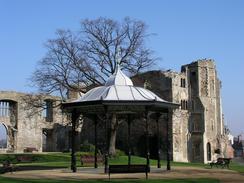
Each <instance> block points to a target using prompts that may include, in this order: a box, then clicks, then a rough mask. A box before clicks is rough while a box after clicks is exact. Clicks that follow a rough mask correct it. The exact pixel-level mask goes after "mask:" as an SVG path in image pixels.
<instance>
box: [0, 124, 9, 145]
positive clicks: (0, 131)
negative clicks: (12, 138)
mask: <svg viewBox="0 0 244 183" xmlns="http://www.w3.org/2000/svg"><path fill="white" fill-rule="evenodd" d="M7 137H8V133H7V128H6V126H5V125H4V124H3V123H0V149H6V148H7Z"/></svg>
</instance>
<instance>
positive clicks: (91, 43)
mask: <svg viewBox="0 0 244 183" xmlns="http://www.w3.org/2000/svg"><path fill="white" fill-rule="evenodd" d="M56 35H57V37H56V38H55V39H51V40H49V41H48V42H47V43H46V48H47V54H46V55H45V57H44V58H43V59H41V60H40V61H39V63H38V67H37V69H36V71H35V72H34V74H33V76H32V83H34V84H35V85H36V86H37V87H38V88H39V89H40V91H41V92H44V93H52V92H57V91H58V92H60V94H61V96H64V95H65V93H66V92H67V91H68V90H73V91H83V90H84V89H85V88H87V87H89V86H99V85H103V84H104V83H105V82H106V80H107V78H108V77H109V76H110V75H111V74H113V73H114V71H115V68H116V57H117V54H118V51H119V50H120V57H121V60H120V66H121V69H123V70H125V71H126V72H127V73H129V74H131V75H133V74H137V73H138V72H141V71H143V70H144V69H146V68H148V67H150V66H151V65H152V64H153V63H154V61H155V58H153V57H152V51H151V50H150V49H148V48H146V46H145V40H146V38H147V37H148V36H149V34H147V33H146V25H145V23H144V22H142V21H137V20H132V19H130V18H125V19H124V20H123V21H122V22H117V21H115V20H112V19H108V18H98V19H95V20H88V19H85V20H83V21H81V26H80V30H79V31H78V32H72V31H70V30H58V31H57V33H56ZM112 119H113V120H112V125H111V126H112V127H114V129H112V132H113V133H112V134H111V143H110V144H113V147H112V148H111V147H110V149H111V150H110V154H114V153H115V138H116V129H117V126H118V124H116V121H117V120H116V118H115V117H112ZM114 132H115V133H114Z"/></svg>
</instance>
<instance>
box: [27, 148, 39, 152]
mask: <svg viewBox="0 0 244 183" xmlns="http://www.w3.org/2000/svg"><path fill="white" fill-rule="evenodd" d="M24 152H25V153H28V152H31V153H32V152H38V150H37V149H36V148H35V147H26V148H25V149H24Z"/></svg>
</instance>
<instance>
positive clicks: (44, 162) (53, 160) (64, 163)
mask: <svg viewBox="0 0 244 183" xmlns="http://www.w3.org/2000/svg"><path fill="white" fill-rule="evenodd" d="M81 154H84V153H77V166H81V163H80V155H81ZM19 155H20V154H0V162H2V161H4V160H6V159H9V160H10V161H11V162H13V163H17V161H16V156H19ZM25 155H27V154H25ZM28 156H31V157H32V160H33V161H32V162H31V163H30V162H29V163H18V164H17V166H25V165H28V166H44V167H45V166H47V167H67V168H68V167H70V160H71V158H70V153H47V154H46V153H45V154H44V153H43V154H35V153H33V154H28ZM127 162H128V157H127V156H117V157H115V158H110V159H109V164H127ZM132 163H133V164H146V159H145V158H143V157H138V156H132ZM150 164H151V165H152V166H156V165H157V161H156V160H150ZM161 165H162V167H164V166H165V167H166V161H161ZM171 165H172V167H174V166H188V167H201V168H210V166H209V165H206V164H202V163H180V162H171ZM85 166H93V164H90V165H85ZM230 169H231V170H234V171H237V172H241V173H244V166H241V165H238V164H237V163H234V162H231V164H230ZM68 182H69V183H77V182H81V183H83V182H87V183H96V182H108V183H120V182H124V183H144V182H148V183H159V182H165V183H181V182H182V183H183V182H184V183H195V182H196V183H217V182H219V181H218V180H214V179H170V180H111V181H108V180H89V181H88V180H81V181H68ZM0 183H67V181H61V180H24V179H10V178H4V177H1V176H0Z"/></svg>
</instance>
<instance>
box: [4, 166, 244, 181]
mask: <svg viewBox="0 0 244 183" xmlns="http://www.w3.org/2000/svg"><path fill="white" fill-rule="evenodd" d="M3 176H4V177H12V178H25V179H58V180H81V179H108V175H105V174H104V173H103V168H98V169H94V168H79V169H78V172H77V173H72V172H71V171H70V170H67V169H62V170H60V169H59V170H41V171H40V170H38V171H36V170H33V171H19V172H14V173H13V174H11V173H7V174H4V175H3ZM111 178H112V179H114V178H116V179H123V178H126V179H128V178H131V179H135V178H136V179H137V178H139V179H145V174H143V173H136V174H112V175H111ZM171 178H215V179H219V180H220V181H221V183H244V174H240V173H237V172H234V171H231V170H226V169H217V168H213V169H207V168H197V167H196V168H195V167H173V168H172V170H171V171H166V170H164V169H157V168H154V167H152V168H151V173H150V174H149V179H171Z"/></svg>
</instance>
